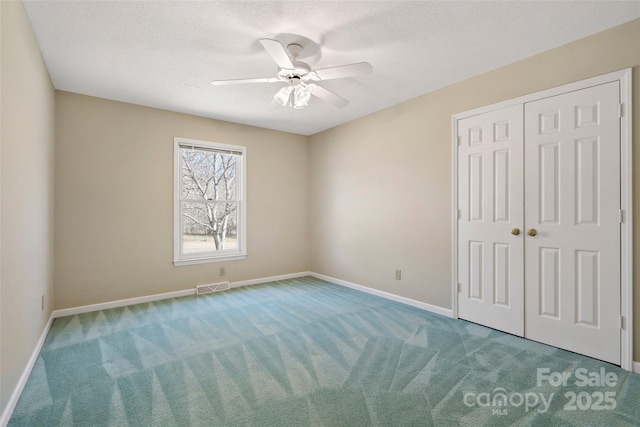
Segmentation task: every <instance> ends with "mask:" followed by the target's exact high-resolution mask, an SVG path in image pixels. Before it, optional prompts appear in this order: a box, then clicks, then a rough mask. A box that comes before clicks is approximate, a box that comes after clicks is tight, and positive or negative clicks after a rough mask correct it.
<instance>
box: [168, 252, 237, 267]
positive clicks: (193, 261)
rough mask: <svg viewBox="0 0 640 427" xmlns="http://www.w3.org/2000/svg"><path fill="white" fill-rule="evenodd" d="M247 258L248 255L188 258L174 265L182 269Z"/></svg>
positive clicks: (175, 261) (179, 260)
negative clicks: (194, 265) (188, 266)
mask: <svg viewBox="0 0 640 427" xmlns="http://www.w3.org/2000/svg"><path fill="white" fill-rule="evenodd" d="M245 258H247V255H246V254H229V255H218V256H215V257H202V258H186V259H178V260H174V261H173V265H174V266H176V267H180V266H182V265H193V264H206V263H210V262H224V261H238V260H242V259H245Z"/></svg>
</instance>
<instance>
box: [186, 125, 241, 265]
mask: <svg viewBox="0 0 640 427" xmlns="http://www.w3.org/2000/svg"><path fill="white" fill-rule="evenodd" d="M182 146H190V147H193V148H196V149H197V148H202V149H204V150H217V151H222V152H230V153H236V154H238V159H237V161H236V179H238V177H239V179H240V183H239V184H240V185H237V184H236V190H237V192H238V194H237V202H238V225H237V233H238V234H237V235H238V238H237V243H238V248H237V249H234V250H224V251H216V250H214V251H208V252H197V253H186V254H185V253H183V252H182V237H183V235H182V230H183V227H182V215H181V206H182V200H181V194H182V151H181V150H182ZM246 164H247V148H246V147H243V146H240V145H230V144H221V143H217V142H209V141H199V140H196V139H187V138H179V137H175V138H174V139H173V264H174V265H175V266H181V265H191V264H203V263H209V262H221V261H235V260H241V259H245V258H246V257H247V203H246V197H245V195H246V194H247V193H246V182H247V179H246V175H247V168H246ZM238 169H239V170H238Z"/></svg>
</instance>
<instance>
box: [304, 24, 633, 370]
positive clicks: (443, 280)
mask: <svg viewBox="0 0 640 427" xmlns="http://www.w3.org/2000/svg"><path fill="white" fill-rule="evenodd" d="M627 67H634V68H633V84H634V93H633V97H634V105H633V111H634V117H633V123H634V126H635V127H634V140H635V141H638V140H640V139H639V138H640V79H639V77H640V20H635V21H632V22H630V23H627V24H625V25H622V26H619V27H616V28H613V29H611V30H608V31H605V32H602V33H600V34H596V35H594V36H591V37H588V38H585V39H582V40H579V41H577V42H574V43H571V44H568V45H565V46H562V47H559V48H556V49H553V50H551V51H548V52H545V53H542V54H539V55H536V56H534V57H531V58H528V59H526V60H523V61H520V62H517V63H514V64H511V65H509V66H506V67H503V68H500V69H498V70H495V71H493V72H489V73H486V74H483V75H481V76H478V77H475V78H472V79H470V80H467V81H464V82H461V83H459V84H456V85H453V86H450V87H447V88H444V89H442V90H439V91H436V92H433V93H430V94H427V95H424V96H421V97H419V98H416V99H414V100H412V101H410V102H406V103H403V104H400V105H397V106H395V107H392V108H389V109H386V110H384V111H381V112H379V113H376V114H372V115H370V116H366V117H364V118H362V119H359V120H356V121H354V122H351V123H348V124H345V125H343V126H340V127H337V128H334V129H331V130H328V131H325V132H323V133H320V134H317V135H314V136H312V137H311V138H310V141H311V152H310V155H311V163H310V180H311V181H310V193H311V194H312V195H313V197H312V198H311V205H310V207H311V210H310V212H311V221H310V225H311V229H310V230H311V231H310V232H311V260H312V264H311V269H312V270H313V271H316V272H318V273H323V274H327V275H329V276H333V277H337V278H340V279H343V280H348V281H352V282H355V283H359V284H363V285H366V286H371V287H373V288H376V289H380V290H383V291H387V292H392V293H394V294H398V295H401V296H405V297H409V298H413V299H416V300H418V301H422V302H426V303H429V304H433V305H436V306H440V307H445V308H451V265H452V260H451V216H452V213H451V161H452V153H451V115H452V114H454V113H458V112H462V111H465V110H469V109H472V108H476V107H481V106H483V105H488V104H491V103H495V102H498V101H502V100H506V99H510V98H514V97H518V96H521V95H525V94H528V93H532V92H536V91H540V90H544V89H547V88H550V87H554V86H559V85H563V84H566V83H570V82H574V81H577V80H581V79H585V78H588V77H593V76H597V75H600V74H604V73H607V72H611V71H616V70H620V69H623V68H627ZM639 160H640V149H638V147H636V149H635V153H634V165H635V167H636V170H635V172H634V182H636V184H637V185H636V186H635V194H634V198H635V203H634V209H635V217H634V219H635V223H636V232H635V235H634V241H635V243H636V245H635V246H636V251H635V260H636V262H635V265H640V250H638V246H637V243H638V242H640V205H639V203H640V183H638V177H639V174H638V170H637V165H638V164H640V163H639V162H638V161H639ZM395 269H402V273H403V276H402V280H401V281H399V282H398V281H395V280H394V270H395ZM635 279H636V280H635V281H634V291H635V301H634V303H635V307H636V312H639V310H640V278H639V275H638V274H637V272H636V274H635ZM634 328H635V329H634V330H635V334H634V342H635V345H634V348H635V358H634V359H635V360H640V315H636V316H635V318H634Z"/></svg>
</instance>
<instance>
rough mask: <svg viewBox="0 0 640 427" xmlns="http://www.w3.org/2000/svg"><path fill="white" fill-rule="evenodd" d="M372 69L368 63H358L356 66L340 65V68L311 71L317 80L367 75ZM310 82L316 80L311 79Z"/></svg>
mask: <svg viewBox="0 0 640 427" xmlns="http://www.w3.org/2000/svg"><path fill="white" fill-rule="evenodd" d="M371 71H373V67H372V66H371V64H369V63H368V62H358V63H357V64H350V65H342V66H340V67H331V68H323V69H321V70H315V71H312V73H315V75H316V76H317V77H318V80H329V79H341V78H343V77H351V76H359V75H362V74H369V73H370V72H371ZM311 78H312V80H316V79H314V78H313V77H311Z"/></svg>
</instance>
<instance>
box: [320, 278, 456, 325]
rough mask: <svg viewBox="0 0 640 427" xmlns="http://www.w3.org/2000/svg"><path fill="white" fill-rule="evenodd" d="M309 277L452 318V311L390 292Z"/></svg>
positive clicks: (335, 280)
mask: <svg viewBox="0 0 640 427" xmlns="http://www.w3.org/2000/svg"><path fill="white" fill-rule="evenodd" d="M309 275H310V276H313V277H316V278H318V279H322V280H326V281H327V282H331V283H335V284H337V285H341V286H345V287H347V288H351V289H355V290H358V291H362V292H366V293H368V294H371V295H376V296H379V297H382V298H386V299H389V300H391V301H395V302H399V303H402V304H406V305H410V306H412V307H416V308H420V309H422V310H426V311H430V312H432V313H436V314H439V315H441V316H446V317H453V311H452V310H450V309H448V308H442V307H438V306H437V305H431V304H427V303H426V302H420V301H416V300H414V299H411V298H406V297H401V296H399V295H396V294H392V293H390V292H385V291H379V290H377V289H372V288H369V287H367V286H362V285H358V284H355V283H351V282H347V281H346V280H341V279H336V278H335V277H330V276H325V275H324V274H319V273H314V272H310V273H309Z"/></svg>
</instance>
